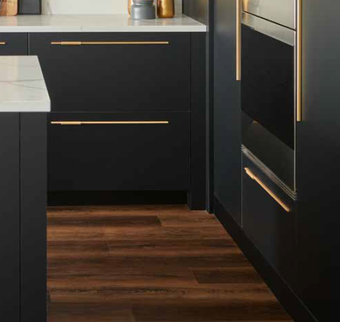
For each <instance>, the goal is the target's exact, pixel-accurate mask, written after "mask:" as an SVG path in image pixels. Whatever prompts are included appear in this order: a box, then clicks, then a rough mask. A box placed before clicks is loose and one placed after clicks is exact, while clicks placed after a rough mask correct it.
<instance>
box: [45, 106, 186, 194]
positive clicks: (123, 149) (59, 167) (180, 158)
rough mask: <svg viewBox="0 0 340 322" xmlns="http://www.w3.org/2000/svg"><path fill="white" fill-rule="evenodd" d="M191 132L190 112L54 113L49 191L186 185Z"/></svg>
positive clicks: (177, 187)
mask: <svg viewBox="0 0 340 322" xmlns="http://www.w3.org/2000/svg"><path fill="white" fill-rule="evenodd" d="M60 121H83V122H85V123H82V125H59V124H58V122H60ZM131 121H132V122H137V123H132V124H129V122H131ZM51 122H57V124H51ZM107 122H109V123H107ZM121 122H122V123H121ZM145 122H146V123H145ZM149 122H152V123H149ZM167 122H168V123H167ZM67 124H69V123H67ZM71 124H72V123H71ZM75 124H77V123H75ZM189 131H190V113H187V112H182V113H152V114H148V113H133V114H131V113H110V114H108V113H106V114H88V113H79V114H77V113H70V114H61V113H60V114H59V113H52V114H51V115H50V117H49V148H48V149H49V153H48V163H49V167H48V175H49V177H48V178H49V182H48V186H49V190H50V191H81V190H83V191H84V190H87V191H91V190H92V191H99V190H130V191H134V190H188V189H189V181H190V167H189V158H190V142H189V140H190V132H189Z"/></svg>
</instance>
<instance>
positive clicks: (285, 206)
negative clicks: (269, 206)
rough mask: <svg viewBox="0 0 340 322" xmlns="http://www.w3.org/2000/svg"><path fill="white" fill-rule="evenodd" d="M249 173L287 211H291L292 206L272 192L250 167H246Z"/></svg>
mask: <svg viewBox="0 0 340 322" xmlns="http://www.w3.org/2000/svg"><path fill="white" fill-rule="evenodd" d="M244 170H245V171H246V173H247V175H248V176H249V177H250V178H251V179H253V180H255V181H256V182H257V183H258V184H259V185H260V186H261V187H262V188H263V189H264V190H265V191H266V192H267V193H268V194H269V195H270V196H271V197H272V198H273V199H274V200H275V201H276V202H277V203H278V204H279V205H280V206H281V207H282V208H283V209H284V210H285V211H286V212H290V208H289V207H288V206H287V205H286V204H285V203H284V202H283V201H282V200H281V199H280V198H279V197H277V196H276V195H275V194H274V192H272V191H271V190H270V189H269V188H268V187H267V186H266V185H265V184H264V183H263V182H262V181H261V180H260V179H259V178H258V177H257V176H256V175H255V174H254V173H253V172H252V171H251V170H250V169H249V168H244Z"/></svg>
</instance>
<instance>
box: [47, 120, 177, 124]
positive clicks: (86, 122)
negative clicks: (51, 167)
mask: <svg viewBox="0 0 340 322" xmlns="http://www.w3.org/2000/svg"><path fill="white" fill-rule="evenodd" d="M169 123H170V122H169V121H52V122H51V124H52V125H112V124H169Z"/></svg>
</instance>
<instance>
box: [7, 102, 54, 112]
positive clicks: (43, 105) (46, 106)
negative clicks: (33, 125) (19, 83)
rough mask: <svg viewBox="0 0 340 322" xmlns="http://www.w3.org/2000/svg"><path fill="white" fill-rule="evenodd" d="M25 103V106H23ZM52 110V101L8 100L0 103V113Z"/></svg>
mask: <svg viewBox="0 0 340 322" xmlns="http://www.w3.org/2000/svg"><path fill="white" fill-rule="evenodd" d="M23 105H24V106H23ZM37 112H46V113H48V112H51V102H50V101H46V102H41V101H39V102H34V101H32V102H22V101H20V102H6V103H2V104H0V113H37Z"/></svg>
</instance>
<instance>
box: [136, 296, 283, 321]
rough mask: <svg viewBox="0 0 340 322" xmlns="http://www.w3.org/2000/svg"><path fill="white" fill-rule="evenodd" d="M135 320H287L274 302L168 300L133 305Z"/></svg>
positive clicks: (278, 305)
mask: <svg viewBox="0 0 340 322" xmlns="http://www.w3.org/2000/svg"><path fill="white" fill-rule="evenodd" d="M132 311H133V314H134V317H135V320H136V322H152V321H163V322H168V321H177V322H186V321H199V322H206V321H230V320H237V321H245V320H255V321H256V320H263V321H266V320H274V321H275V320H288V319H289V316H288V315H287V314H286V313H285V312H284V311H283V310H282V307H281V306H280V304H279V303H278V302H277V301H256V300H253V301H239V300H235V301H231V300H228V301H225V300H216V299H215V300H214V301H213V302H211V301H206V300H183V299H182V300H181V301H175V300H169V301H164V300H163V301H158V302H152V303H150V302H147V301H145V302H143V303H140V304H138V305H133V307H132Z"/></svg>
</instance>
